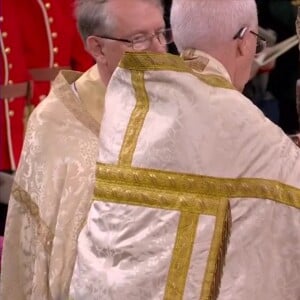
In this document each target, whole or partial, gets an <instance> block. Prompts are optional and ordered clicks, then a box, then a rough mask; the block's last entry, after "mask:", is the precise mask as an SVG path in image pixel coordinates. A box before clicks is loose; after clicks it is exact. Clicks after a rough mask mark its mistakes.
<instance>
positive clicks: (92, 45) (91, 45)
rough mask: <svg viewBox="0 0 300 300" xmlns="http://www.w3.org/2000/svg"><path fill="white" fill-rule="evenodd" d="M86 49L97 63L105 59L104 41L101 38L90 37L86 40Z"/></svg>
mask: <svg viewBox="0 0 300 300" xmlns="http://www.w3.org/2000/svg"><path fill="white" fill-rule="evenodd" d="M86 49H87V51H88V52H89V53H90V54H91V56H92V57H93V58H94V59H95V61H102V60H103V59H104V54H103V40H102V39H101V38H100V37H95V36H89V37H88V38H87V39H86Z"/></svg>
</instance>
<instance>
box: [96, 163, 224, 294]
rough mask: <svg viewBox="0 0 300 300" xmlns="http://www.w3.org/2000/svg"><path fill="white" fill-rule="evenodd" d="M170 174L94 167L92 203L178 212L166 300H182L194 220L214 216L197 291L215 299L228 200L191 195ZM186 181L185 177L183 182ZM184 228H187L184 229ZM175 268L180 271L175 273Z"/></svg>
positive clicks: (115, 167)
mask: <svg viewBox="0 0 300 300" xmlns="http://www.w3.org/2000/svg"><path fill="white" fill-rule="evenodd" d="M140 171H141V172H140ZM155 172H159V173H160V177H159V178H157V177H156V176H155ZM171 175H172V173H169V172H162V171H154V170H143V169H137V168H131V167H118V166H108V165H102V164H98V165H97V172H96V177H97V180H96V185H95V190H94V200H96V201H107V202H112V203H120V204H127V205H138V206H144V207H152V208H160V209H168V210H178V211H180V212H181V221H180V224H179V227H178V232H177V237H176V245H175V249H174V252H173V257H172V261H171V266H170V270H169V277H168V281H167V287H166V291H165V298H164V299H166V300H169V299H172V300H173V299H174V300H176V299H182V296H183V293H184V288H185V282H186V278H187V271H186V270H188V269H189V263H190V256H191V252H192V249H193V244H194V238H195V230H196V227H197V221H196V219H198V218H199V215H201V214H206V215H214V216H216V225H215V230H214V236H213V242H212V245H211V249H210V254H209V257H210V262H209V265H208V266H207V269H206V272H205V277H204V281H203V288H202V292H201V293H202V295H203V299H209V300H212V299H216V297H217V295H218V290H219V284H220V278H221V273H222V267H223V265H224V257H225V251H226V247H227V241H228V235H229V227H230V218H229V216H230V213H229V205H228V200H225V199H222V198H220V197H212V196H208V195H201V194H199V193H195V192H192V193H190V191H189V190H184V191H180V190H178V187H177V186H176V184H177V182H176V181H174V177H172V176H171ZM176 175H178V174H176ZM163 178H164V179H165V180H163V182H159V184H157V183H158V181H157V180H161V179H163ZM177 179H178V178H175V180H177ZM187 179H188V175H187V177H185V178H184V179H183V180H187ZM166 183H167V184H166ZM168 183H169V184H168ZM187 226H189V228H188V229H187ZM184 228H185V230H184ZM179 268H180V270H181V271H180V272H178V269H179ZM175 274H176V275H175ZM199 284H200V283H199Z"/></svg>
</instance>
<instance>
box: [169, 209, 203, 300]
mask: <svg viewBox="0 0 300 300" xmlns="http://www.w3.org/2000/svg"><path fill="white" fill-rule="evenodd" d="M198 219H199V215H198V214H193V213H185V212H184V213H181V215H180V220H179V225H178V230H177V236H176V242H175V246H174V250H173V257H172V260H171V266H170V269H169V274H168V279H167V286H166V289H165V297H164V299H166V300H173V299H182V297H183V293H184V286H185V283H186V278H187V274H188V271H189V266H190V260H191V255H192V250H193V244H194V240H195V236H196V230H197V225H198Z"/></svg>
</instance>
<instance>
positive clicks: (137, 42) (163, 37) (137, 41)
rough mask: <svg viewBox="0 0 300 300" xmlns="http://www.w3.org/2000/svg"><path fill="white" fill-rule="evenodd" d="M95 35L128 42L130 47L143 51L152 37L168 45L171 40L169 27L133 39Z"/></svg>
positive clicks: (147, 47)
mask: <svg viewBox="0 0 300 300" xmlns="http://www.w3.org/2000/svg"><path fill="white" fill-rule="evenodd" d="M95 36H97V37H100V38H102V39H107V40H112V41H118V42H124V43H128V44H130V46H131V48H132V49H133V50H135V51H145V50H147V49H149V48H150V46H151V43H152V41H153V39H154V38H156V39H157V40H158V41H159V42H160V44H161V45H168V44H171V43H172V42H173V36H172V31H171V29H170V28H168V29H163V30H160V31H158V32H156V33H154V34H151V35H142V36H138V37H135V38H133V39H121V38H115V37H111V36H106V35H103V36H98V35H95Z"/></svg>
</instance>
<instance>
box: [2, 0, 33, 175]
mask: <svg viewBox="0 0 300 300" xmlns="http://www.w3.org/2000/svg"><path fill="white" fill-rule="evenodd" d="M14 5H15V4H14V0H2V1H1V10H0V32H1V36H0V42H1V57H0V69H1V71H0V72H1V77H0V85H1V86H0V151H1V152H0V170H15V168H16V165H17V163H18V160H19V157H20V153H21V149H22V144H23V137H24V108H25V104H26V100H27V96H28V95H29V94H28V93H29V91H30V89H29V79H30V76H29V73H28V70H27V66H26V59H25V54H24V52H23V49H24V47H23V44H22V39H21V34H20V30H19V28H20V26H19V24H18V19H19V18H18V16H17V14H16V7H15V6H14Z"/></svg>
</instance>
